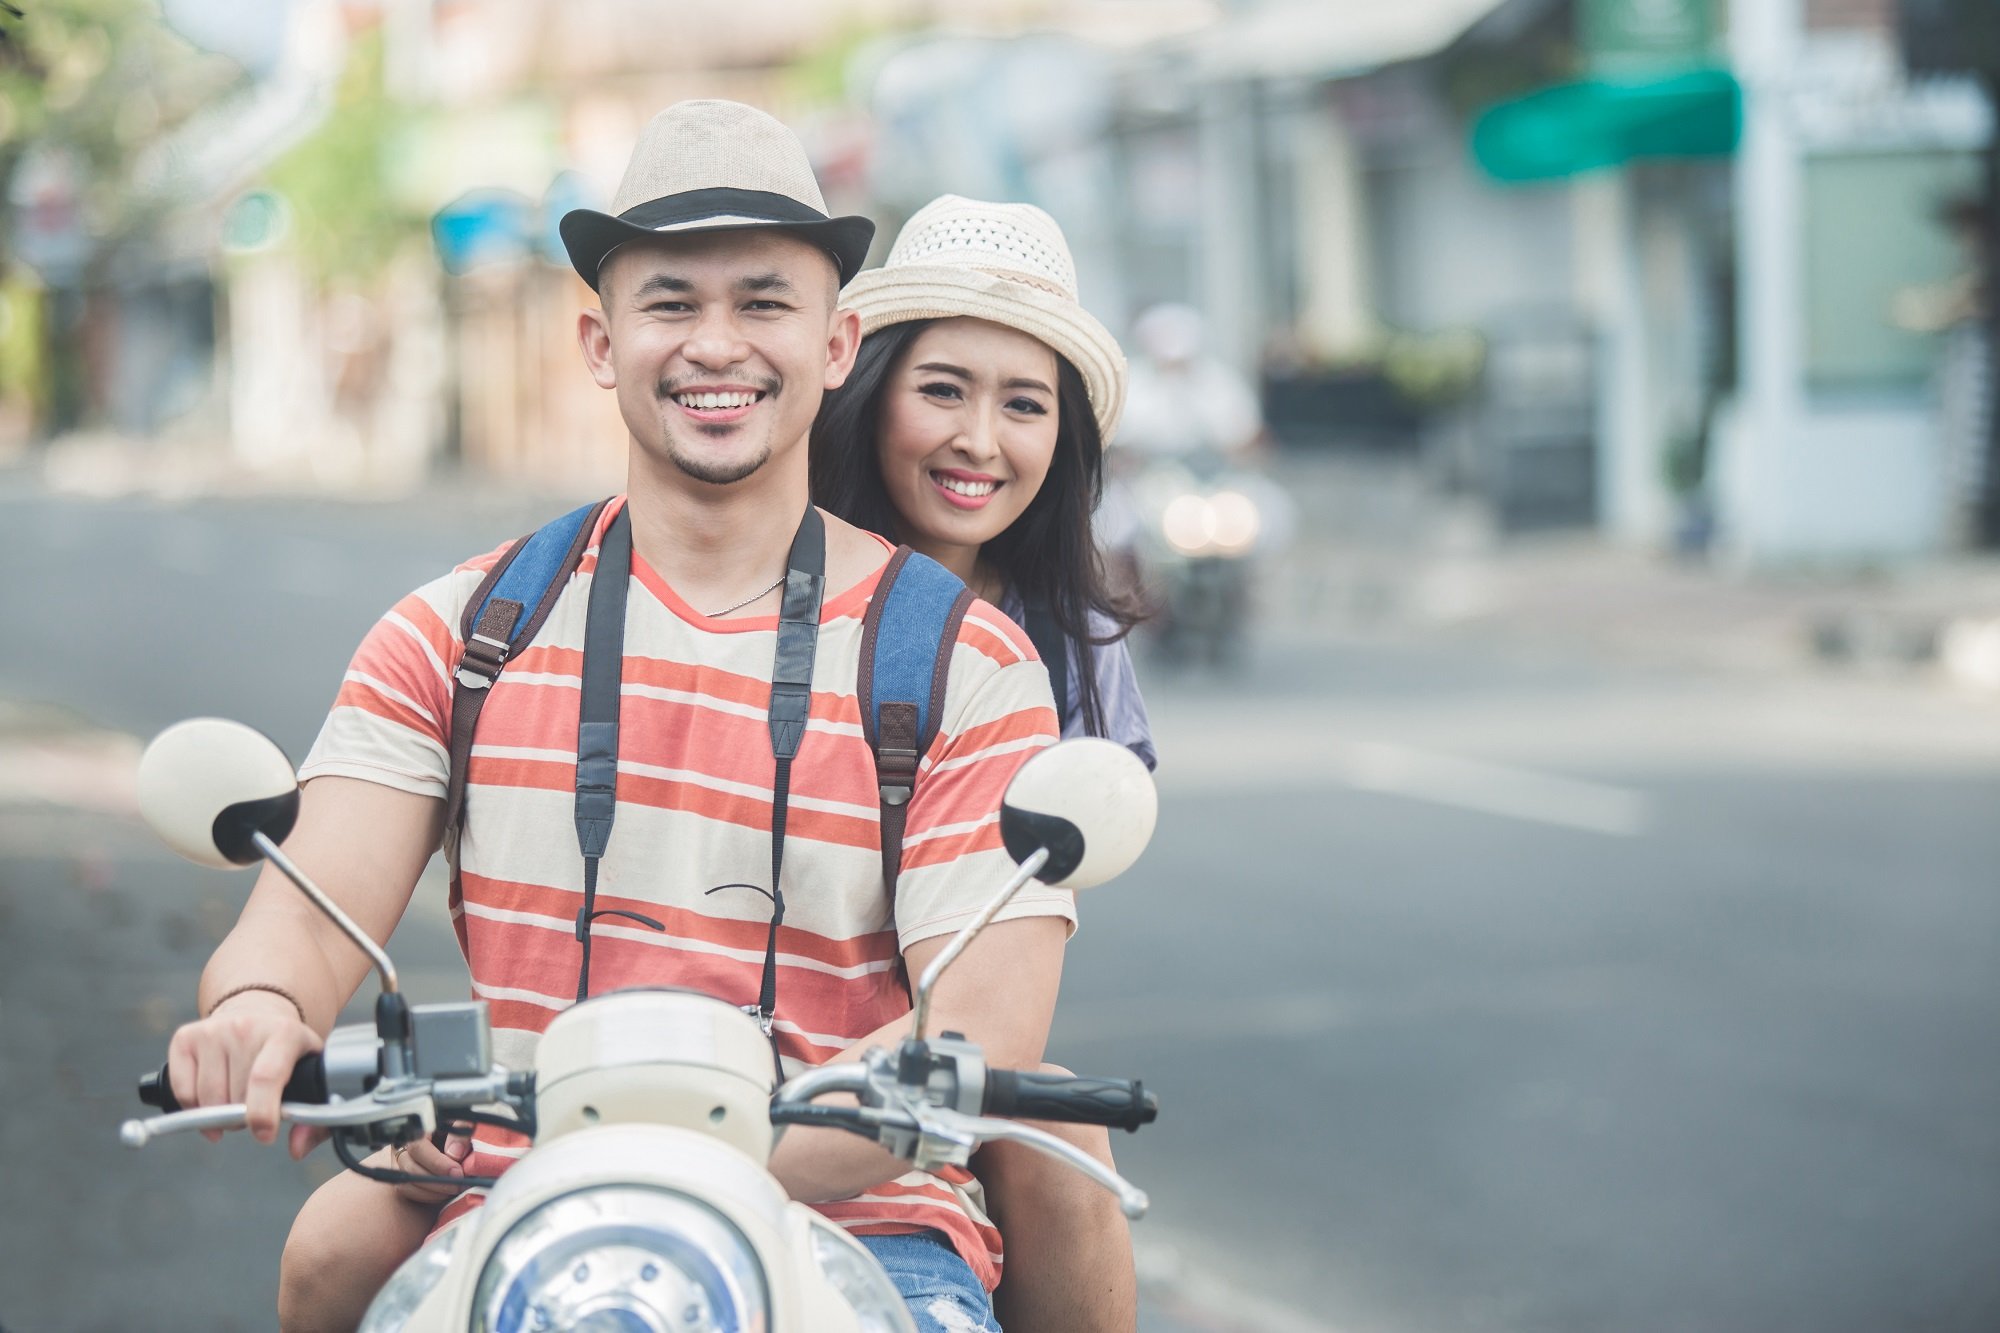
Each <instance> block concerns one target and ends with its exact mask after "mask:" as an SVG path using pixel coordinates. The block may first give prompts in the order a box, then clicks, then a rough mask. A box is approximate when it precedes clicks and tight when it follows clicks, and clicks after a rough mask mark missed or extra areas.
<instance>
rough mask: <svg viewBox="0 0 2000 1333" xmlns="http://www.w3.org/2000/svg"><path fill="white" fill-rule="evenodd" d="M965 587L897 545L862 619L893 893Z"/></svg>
mask: <svg viewBox="0 0 2000 1333" xmlns="http://www.w3.org/2000/svg"><path fill="white" fill-rule="evenodd" d="M972 601H973V597H972V589H970V588H968V587H966V586H965V584H964V583H962V582H960V580H959V577H958V575H956V574H954V573H952V572H951V571H950V570H948V569H946V568H945V567H944V566H943V565H940V564H939V563H938V562H937V561H935V560H932V559H931V558H930V557H928V556H924V555H919V554H917V553H916V552H915V551H912V550H911V549H910V548H909V547H907V546H899V547H897V548H896V553H895V554H894V555H892V556H890V557H889V564H888V567H887V568H885V569H884V570H883V571H882V578H881V581H880V582H879V583H877V584H876V586H875V595H874V596H873V597H871V598H869V600H868V614H867V616H866V617H865V618H864V619H863V620H862V622H861V679H860V688H859V691H858V692H859V694H860V703H861V730H862V732H863V734H865V735H866V736H867V738H868V748H869V749H870V750H872V751H874V754H875V781H876V789H877V791H878V792H879V794H880V796H881V801H882V882H883V883H884V884H885V885H887V886H888V889H889V892H890V893H891V894H892V895H893V894H894V893H895V891H896V880H897V877H898V876H899V875H901V873H902V869H903V829H904V826H905V823H906V822H907V820H908V818H909V804H910V796H911V795H912V793H914V792H915V791H916V786H917V766H918V764H919V763H921V762H922V760H923V756H924V752H925V751H926V750H928V749H930V746H931V742H932V741H933V740H936V739H937V733H938V725H939V723H940V722H941V721H942V719H943V717H944V689H945V681H946V678H947V676H948V675H949V674H950V670H951V650H952V646H953V645H954V644H956V643H957V642H958V626H959V622H960V621H962V620H964V619H965V613H966V610H967V609H968V608H969V607H970V606H971V605H972Z"/></svg>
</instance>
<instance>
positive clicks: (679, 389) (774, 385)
mask: <svg viewBox="0 0 2000 1333" xmlns="http://www.w3.org/2000/svg"><path fill="white" fill-rule="evenodd" d="M718 382H721V383H726V384H747V385H749V386H750V387H751V388H753V389H756V390H758V391H759V392H761V393H763V394H764V395H765V396H766V397H775V396H776V395H777V393H778V390H779V389H780V388H781V387H783V384H784V381H783V380H780V379H779V378H778V377H777V376H776V375H737V374H732V373H730V372H728V371H724V372H723V373H722V374H720V375H703V376H701V377H700V378H696V377H694V376H692V375H680V376H676V377H673V378H671V379H664V380H661V381H660V383H659V390H658V391H659V395H660V397H662V398H671V397H673V396H674V395H675V394H677V393H685V392H687V391H688V390H689V389H696V388H700V387H701V386H702V385H704V384H715V383H718Z"/></svg>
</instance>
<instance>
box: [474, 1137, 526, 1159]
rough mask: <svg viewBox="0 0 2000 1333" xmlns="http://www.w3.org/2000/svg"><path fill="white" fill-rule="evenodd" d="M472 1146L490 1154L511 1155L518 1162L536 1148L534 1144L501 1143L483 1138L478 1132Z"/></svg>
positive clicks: (498, 1155) (495, 1155)
mask: <svg viewBox="0 0 2000 1333" xmlns="http://www.w3.org/2000/svg"><path fill="white" fill-rule="evenodd" d="M472 1146H473V1147H475V1148H477V1149H478V1150H479V1151H480V1152H483V1153H486V1154H488V1155H489V1156H492V1157H509V1158H512V1159H513V1160H515V1161H517V1162H518V1161H520V1160H521V1159H522V1158H523V1157H526V1156H527V1155H528V1154H529V1153H530V1152H532V1151H533V1150H534V1148H533V1145H532V1144H526V1143H522V1144H499V1143H494V1142H492V1141H490V1140H488V1139H482V1138H480V1137H479V1135H477V1134H474V1135H473V1136H472Z"/></svg>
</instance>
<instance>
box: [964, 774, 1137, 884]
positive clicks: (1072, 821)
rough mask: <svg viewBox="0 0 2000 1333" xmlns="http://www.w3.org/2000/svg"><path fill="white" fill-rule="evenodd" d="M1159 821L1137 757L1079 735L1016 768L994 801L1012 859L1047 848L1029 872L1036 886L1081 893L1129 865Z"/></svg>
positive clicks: (1113, 876)
mask: <svg viewBox="0 0 2000 1333" xmlns="http://www.w3.org/2000/svg"><path fill="white" fill-rule="evenodd" d="M1159 817H1160V796H1159V792H1158V791H1157V790H1155V788H1154V786H1153V775H1152V774H1151V773H1148V772H1147V771H1146V765H1145V764H1144V763H1142V762H1141V761H1140V759H1139V757H1138V756H1137V755H1135V754H1133V753H1132V752H1131V751H1130V750H1128V749H1126V748H1125V747H1124V746H1122V745H1120V744H1118V743H1117V742H1116V741H1108V740H1102V739H1099V738H1096V737H1087V738H1082V739H1078V740H1070V741H1061V742H1058V743H1057V744H1055V745H1051V746H1050V747H1049V748H1048V749H1046V750H1043V751H1041V752H1040V753H1039V754H1037V755H1035V756H1034V758H1032V759H1030V760H1028V762H1027V763H1025V764H1023V765H1021V768H1020V770H1019V771H1018V772H1017V773H1015V774H1014V780H1013V781H1012V782H1010V783H1008V784H1007V794H1006V796H1005V797H1003V798H1002V800H1001V803H1000V838H1001V841H1002V842H1004V843H1005V844H1006V846H1007V851H1008V854H1009V855H1011V856H1012V857H1013V858H1014V859H1015V860H1016V861H1025V860H1027V859H1028V858H1029V857H1030V856H1032V855H1034V854H1035V852H1037V851H1040V850H1044V849H1046V850H1047V852H1048V853H1049V859H1048V862H1047V864H1046V865H1044V866H1043V867H1042V868H1041V870H1039V871H1037V872H1036V875H1035V878H1037V879H1039V880H1041V881H1042V882H1043V883H1044V884H1060V885H1062V886H1063V887H1064V888H1066V889H1088V888H1094V887H1095V886H1097V885H1099V884H1102V883H1104V882H1105V881H1106V880H1110V879H1115V878H1117V877H1118V876H1119V875H1122V874H1124V873H1125V872H1126V871H1127V870H1130V869H1131V868H1132V863H1133V862H1134V861H1137V860H1138V859H1139V853H1141V852H1143V851H1145V850H1146V844H1147V843H1148V842H1150V841H1151V840H1152V837H1153V826H1154V825H1155V824H1156V823H1157V822H1158V821H1159Z"/></svg>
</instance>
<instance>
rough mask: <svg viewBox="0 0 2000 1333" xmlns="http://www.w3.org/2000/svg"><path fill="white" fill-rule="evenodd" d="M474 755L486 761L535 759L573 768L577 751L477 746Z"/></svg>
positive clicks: (512, 746)
mask: <svg viewBox="0 0 2000 1333" xmlns="http://www.w3.org/2000/svg"><path fill="white" fill-rule="evenodd" d="M472 753H473V754H474V755H476V756H478V757H480V758H484V759H533V760H538V761H542V762H546V763H551V764H568V765H570V766H571V767H574V766H575V765H576V751H575V750H543V749H538V748H537V747H535V746H532V745H475V746H473V747H472Z"/></svg>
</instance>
